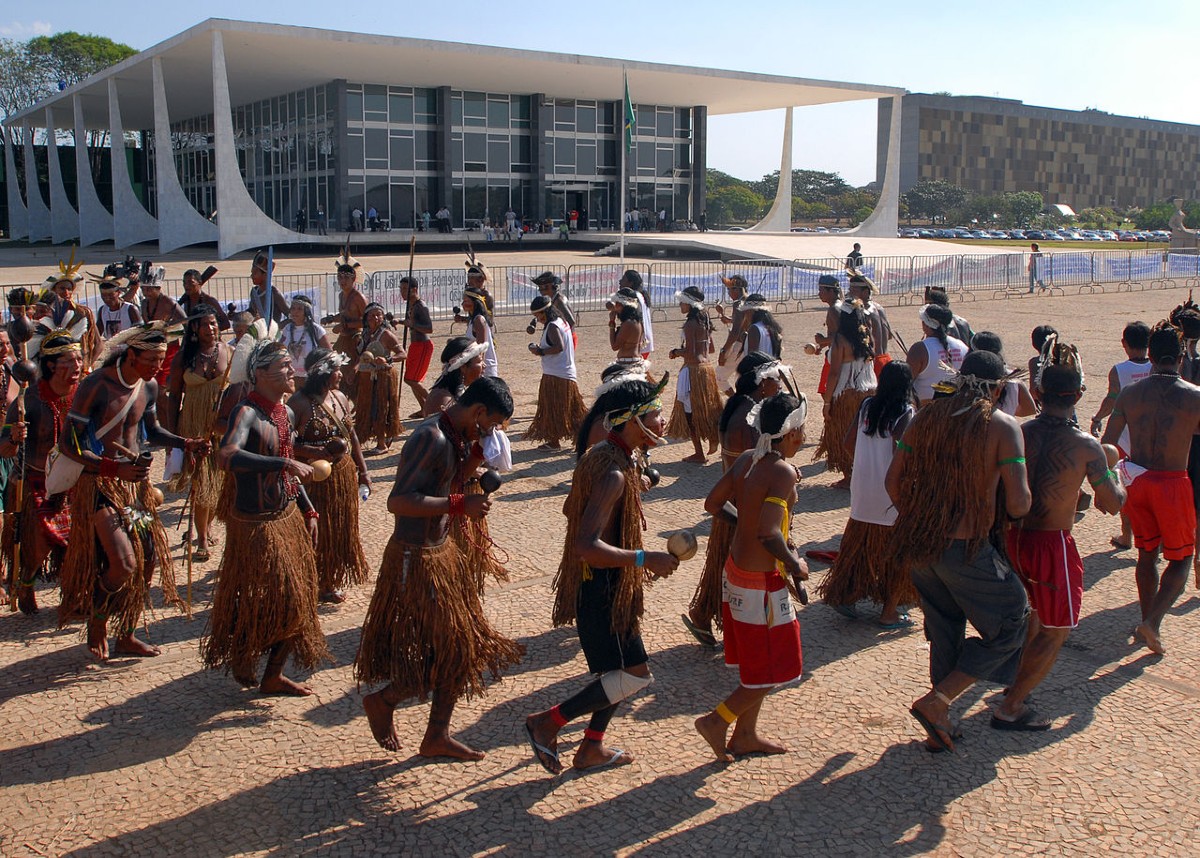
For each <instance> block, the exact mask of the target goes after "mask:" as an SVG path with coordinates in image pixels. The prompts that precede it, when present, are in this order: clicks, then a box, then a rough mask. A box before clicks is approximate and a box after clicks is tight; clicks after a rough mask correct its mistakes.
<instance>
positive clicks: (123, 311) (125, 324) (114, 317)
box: [96, 301, 133, 340]
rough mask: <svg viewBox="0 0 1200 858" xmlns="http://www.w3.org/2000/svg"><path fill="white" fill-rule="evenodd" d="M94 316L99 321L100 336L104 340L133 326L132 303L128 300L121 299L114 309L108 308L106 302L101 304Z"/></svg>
mask: <svg viewBox="0 0 1200 858" xmlns="http://www.w3.org/2000/svg"><path fill="white" fill-rule="evenodd" d="M96 316H97V321H98V322H99V323H100V336H102V337H104V339H106V340H107V339H108V338H109V337H111V336H115V335H116V334H119V333H121V331H123V330H125V329H126V328H132V327H133V305H132V304H130V303H129V302H128V301H122V302H121V306H119V307H117V309H115V310H110V309H108V305H107V304H101V305H100V310H99V312H98V313H97V314H96Z"/></svg>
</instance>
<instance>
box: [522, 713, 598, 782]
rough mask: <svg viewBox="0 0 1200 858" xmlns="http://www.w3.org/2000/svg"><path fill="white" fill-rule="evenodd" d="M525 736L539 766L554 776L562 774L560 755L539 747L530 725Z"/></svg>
mask: <svg viewBox="0 0 1200 858" xmlns="http://www.w3.org/2000/svg"><path fill="white" fill-rule="evenodd" d="M525 735H526V736H528V737H529V747H530V748H532V749H533V756H534V758H535V759H536V760H537V761H538V764H539V765H540V766H541V767H542V768H543V769H545V770H546V771H548V772H549V773H550V774H552V775H557V774H561V773H562V763H560V762H559V760H558V754H557V753H555V752H554V751H552V750H550V749H549V748H547V747H546V746H545V745H539V744H538V742H537V740H536V739H534V738H533V730H532V729H531V728H530V726H529V725H528V724H526V725H525ZM546 758H549V759H550V760H552V761H553V762H554V765H553V766H552V765H550V763H548V762H546ZM610 762H611V761H610Z"/></svg>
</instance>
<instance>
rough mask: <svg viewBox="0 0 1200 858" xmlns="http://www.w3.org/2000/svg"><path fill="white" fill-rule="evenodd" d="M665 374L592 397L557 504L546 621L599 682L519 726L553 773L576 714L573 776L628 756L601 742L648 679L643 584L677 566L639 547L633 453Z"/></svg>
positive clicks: (650, 436) (656, 406)
mask: <svg viewBox="0 0 1200 858" xmlns="http://www.w3.org/2000/svg"><path fill="white" fill-rule="evenodd" d="M667 376H668V373H664V374H663V378H662V380H661V381H660V382H659V383H658V384H656V385H652V384H650V383H649V382H648V381H645V380H638V379H637V378H636V377H630V378H629V379H627V380H623V381H618V382H617V383H616V384H614V385H612V387H611V388H610V389H609V390H607V391H606V392H605V393H604V394H603V395H601V396H600V397H599V398H597V400H596V402H595V404H594V405H593V406H592V409H591V411H590V412H589V414H588V418H587V419H585V421H584V425H583V426H582V427H581V428H580V432H579V437H578V438H577V439H576V445H575V452H576V456H577V457H578V463H577V464H576V466H575V473H574V476H573V477H572V481H571V493H570V495H568V497H567V501H566V504H565V505H564V506H563V513H564V515H566V517H567V532H566V538H565V541H564V544H563V556H562V562H561V563H560V564H559V567H558V574H557V576H556V577H555V579H554V590H555V601H554V618H553V619H554V625H555V626H563V625H567V624H569V623H572V622H574V623H575V627H576V629H577V630H578V632H579V644H580V646H581V647H582V649H583V654H584V657H585V658H586V659H587V665H588V671H589V672H591V673H593V674H598V678H596V679H594V680H593V681H592V682H590V683H589V684H588V685H587V686H586V687H585V688H584V689H583V690H582V691H580V692H579V693H578V694H576V695H574V696H573V697H570V698H569V699H567V700H565V701H563V702H562V703H560V704H559V705H557V706H555V707H553V708H551V709H548V710H546V711H544V712H538V713H536V714H534V715H530V716H529V717H528V718H526V719H525V731H526V733H527V734H528V736H529V744H530V747H531V748H532V749H533V753H534V756H535V757H536V758H537V761H538V762H539V763H540V764H541V765H542V767H543V768H545V769H546V771H548V772H550V773H551V774H558V773H559V772H561V771H562V763H561V762H560V761H559V755H558V734H559V731H561V730H562V728H563V727H565V726H566V725H567V724H568V723H570V722H571V721H573V720H575V719H576V718H580V717H582V716H584V715H590V716H591V718H590V720H589V722H588V726H587V729H586V730H585V731H584V734H583V742H581V743H580V745H579V747H578V748H577V749H576V751H575V757H574V760H573V765H574V767H575V768H576V769H578V770H583V769H592V768H597V767H600V766H623V765H628V764H629V763H632V762H633V759H634V758H633V755H632V754H630V753H629V752H628V751H622V750H619V749H616V748H609V747H608V746H607V745H605V744H604V736H605V732H606V731H607V729H608V723H609V721H610V720H611V719H612V716H613V715H614V714H615V713H616V711H617V707H618V706H619V705H620V704H621V701H622V700H625V699H627V698H629V697H632V696H633V695H634V694H637V693H638V692H639V691H642V690H643V689H645V688H646V687H647V686H648V685H650V683H651V682H652V681H653V679H654V677H653V676H651V675H650V666H649V656H648V655H647V654H646V648H645V646H644V645H643V643H642V636H641V618H642V612H643V607H644V587H645V585H646V584H647V583H649V582H650V581H651V580H653V579H655V578H665V577H667V576H668V575H670V574H671V573H672V572H674V571H675V568H676V567H677V566H678V565H679V562H678V561H677V560H676V559H675V558H674V557H672V556H671V555H670V554H668V553H666V552H664V551H646V550H644V549H643V547H642V510H641V493H642V469H641V464H640V460H639V455H638V450H639V448H641V447H644V446H646V445H647V444H651V445H653V444H657V443H658V442H659V441H660V439H661V436H662V431H663V420H662V402H661V400H660V399H659V396H660V395H661V393H662V389H663V387H665V386H666V383H667ZM599 418H603V420H604V423H605V425H606V426H607V427H608V429H609V432H608V436H607V437H606V438H605V439H604V440H602V441H600V442H599V443H597V444H594V445H593V446H592V447H591V448H590V449H586V452H585V448H587V441H588V438H587V436H588V434H589V430H590V428H591V426H592V425H593V424H594V423H595V422H596V421H597V419H599Z"/></svg>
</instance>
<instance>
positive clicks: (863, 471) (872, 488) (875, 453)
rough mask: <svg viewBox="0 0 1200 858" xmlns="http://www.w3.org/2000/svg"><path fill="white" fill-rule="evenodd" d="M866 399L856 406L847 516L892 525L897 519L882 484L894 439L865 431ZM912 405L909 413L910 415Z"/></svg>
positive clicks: (894, 448) (867, 521)
mask: <svg viewBox="0 0 1200 858" xmlns="http://www.w3.org/2000/svg"><path fill="white" fill-rule="evenodd" d="M870 401H871V400H870V399H867V400H866V401H864V402H863V404H862V408H860V409H859V410H858V438H857V439H856V441H855V444H854V469H853V470H852V471H851V472H850V517H851V518H852V519H854V520H855V521H861V522H865V523H866V524H882V525H884V526H886V527H891V526H892V525H893V524H895V523H896V515H897V513H896V507H894V506H893V505H892V499H891V498H890V497H888V493H887V490H886V489H884V487H883V482H884V479H885V478H886V477H887V472H888V468H889V467H891V464H892V457H893V456H894V455H895V454H896V439H895V438H893V437H892V436H891V435H889V434H887V433H884V434H883V437H879V436H876V435H868V434H867V433H866V425H867V403H868V402H870ZM912 411H913V409H912V406H911V405H910V406H909V407H908V415H909V417H910V418H911V417H912Z"/></svg>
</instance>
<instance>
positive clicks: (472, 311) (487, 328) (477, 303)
mask: <svg viewBox="0 0 1200 858" xmlns="http://www.w3.org/2000/svg"><path fill="white" fill-rule="evenodd" d="M487 297H488V296H487V295H485V294H484V293H483V292H480V291H477V290H476V289H473V288H472V287H470V286H468V287H467V289H466V290H465V291H464V292H463V297H462V305H463V312H464V313H466V322H467V335H468V336H469V337H471V339H473V340H475V342H477V343H480V344H482V345H484V346H486V349H485V350H484V353H483V374H484V375H486V376H487V377H488V378H499V377H500V363H499V361H497V360H496V343H495V342H494V341H493V339H492V313H491V310H490V309H489V307H488V300H487Z"/></svg>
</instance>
